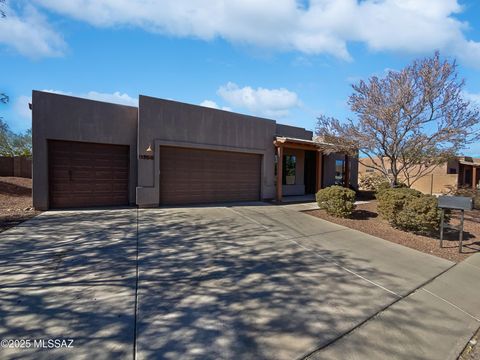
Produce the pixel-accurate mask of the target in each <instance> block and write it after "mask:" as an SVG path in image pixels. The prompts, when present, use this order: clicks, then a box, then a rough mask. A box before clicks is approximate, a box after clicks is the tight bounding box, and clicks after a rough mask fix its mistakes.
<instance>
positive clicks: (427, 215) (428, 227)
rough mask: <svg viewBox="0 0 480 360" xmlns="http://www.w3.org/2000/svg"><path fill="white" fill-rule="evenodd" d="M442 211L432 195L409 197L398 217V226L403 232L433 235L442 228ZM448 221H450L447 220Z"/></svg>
mask: <svg viewBox="0 0 480 360" xmlns="http://www.w3.org/2000/svg"><path fill="white" fill-rule="evenodd" d="M440 218H441V210H440V209H439V208H438V200H437V198H436V197H435V196H432V195H423V194H422V195H421V196H419V197H408V198H406V203H405V204H404V206H403V209H402V210H401V211H400V212H399V213H398V215H397V217H396V226H397V227H398V228H400V229H402V230H407V231H412V232H416V233H422V234H431V233H433V232H434V231H437V230H438V229H439V227H440ZM446 221H448V219H446Z"/></svg>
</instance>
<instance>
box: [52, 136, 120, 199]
mask: <svg viewBox="0 0 480 360" xmlns="http://www.w3.org/2000/svg"><path fill="white" fill-rule="evenodd" d="M48 150H49V184H50V188H49V189H50V207H51V208H67V207H88V206H112V205H127V204H128V175H129V171H128V168H129V147H128V146H125V145H109V144H93V143H81V142H70V141H57V140H50V141H49V142H48Z"/></svg>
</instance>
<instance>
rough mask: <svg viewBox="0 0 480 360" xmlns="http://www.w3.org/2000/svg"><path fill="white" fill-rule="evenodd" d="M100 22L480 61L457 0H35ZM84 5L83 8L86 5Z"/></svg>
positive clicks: (326, 49) (283, 44) (288, 46)
mask: <svg viewBox="0 0 480 360" xmlns="http://www.w3.org/2000/svg"><path fill="white" fill-rule="evenodd" d="M34 1H35V3H36V4H38V5H40V6H43V7H45V8H47V9H49V10H52V11H56V12H58V13H61V14H64V15H67V16H71V17H73V18H75V19H79V20H83V21H86V22H88V23H90V24H92V25H95V26H100V27H116V26H134V27H139V28H143V29H145V30H147V31H151V32H156V33H162V34H169V35H174V36H179V37H195V38H200V39H204V40H211V39H214V38H217V37H219V38H223V39H226V40H228V41H231V42H235V43H241V44H250V45H254V46H260V47H268V48H273V49H279V50H298V51H301V52H303V53H307V54H320V53H326V54H330V55H333V56H335V57H338V58H343V59H347V60H348V59H350V58H351V55H350V53H349V51H348V44H349V43H351V42H362V43H365V44H366V45H367V46H368V47H369V48H370V49H371V50H374V51H394V52H406V53H413V54H426V53H431V52H432V51H433V50H436V49H438V50H440V51H442V52H444V53H445V54H449V55H455V56H457V57H458V58H459V59H460V60H462V61H465V62H468V63H470V64H473V65H475V64H477V66H478V64H479V63H480V43H479V42H474V41H472V40H469V39H467V38H466V36H465V31H466V30H467V29H468V26H469V25H468V24H467V23H466V22H462V21H460V20H458V18H456V17H455V16H456V15H457V14H458V13H460V12H462V11H463V8H462V6H461V5H460V4H459V3H458V0H422V1H418V0H363V1H357V0H310V1H309V2H308V3H307V4H304V2H300V1H297V0H218V1H202V2H200V3H199V2H198V0H182V1H178V0H149V1H144V0H103V1H94V0H69V1H65V0H34ZM79 9H81V10H79Z"/></svg>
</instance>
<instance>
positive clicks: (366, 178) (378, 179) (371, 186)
mask: <svg viewBox="0 0 480 360" xmlns="http://www.w3.org/2000/svg"><path fill="white" fill-rule="evenodd" d="M385 182H386V183H387V184H388V181H386V180H385V176H383V175H381V174H378V173H374V174H364V175H361V176H360V179H359V180H358V187H359V188H360V189H362V190H368V191H376V190H377V187H378V186H380V185H382V184H383V183H385Z"/></svg>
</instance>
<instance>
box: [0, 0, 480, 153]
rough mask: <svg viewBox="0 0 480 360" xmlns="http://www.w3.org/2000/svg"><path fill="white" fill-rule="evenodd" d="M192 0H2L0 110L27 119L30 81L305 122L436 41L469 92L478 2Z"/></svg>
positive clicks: (474, 70)
mask: <svg viewBox="0 0 480 360" xmlns="http://www.w3.org/2000/svg"><path fill="white" fill-rule="evenodd" d="M199 3H202V2H199V1H193V0H183V1H178V0H175V1H173V0H158V1H149V2H145V1H141V0H128V1H127V0H103V1H100V0H97V1H93V0H71V1H64V0H30V1H23V0H17V1H12V0H10V1H8V0H7V5H6V6H4V10H5V11H6V14H7V17H6V18H5V19H0V56H1V58H0V59H1V60H0V61H1V67H2V81H1V85H0V86H1V89H0V91H2V92H6V93H8V95H9V96H10V103H9V104H8V105H5V106H2V107H0V115H1V116H3V117H4V119H5V120H6V121H7V122H8V123H9V125H10V127H11V128H12V129H13V130H14V131H24V130H25V129H27V128H29V127H30V121H31V120H30V113H29V111H28V107H27V104H28V101H29V98H30V96H31V91H32V89H38V90H49V91H55V92H60V93H65V94H71V95H75V96H81V97H88V98H93V99H100V100H106V101H113V102H120V103H126V104H131V105H134V104H135V101H136V99H137V97H138V95H139V94H145V95H150V96H155V97H160V98H168V99H173V100H178V101H183V102H188V103H193V104H203V105H207V106H215V107H219V108H224V109H229V110H232V111H236V112H241V113H247V114H253V115H259V116H264V117H269V118H273V119H275V120H277V121H279V122H282V123H287V124H291V125H297V126H303V127H306V128H308V129H313V128H314V126H315V121H316V117H317V116H318V115H319V114H321V113H323V114H326V115H329V116H335V117H338V118H340V119H344V118H346V117H347V116H350V112H349V109H348V106H347V105H346V101H347V98H348V96H349V95H350V94H351V87H350V84H351V83H352V82H356V81H358V80H359V79H366V78H368V77H369V76H371V75H382V74H384V72H385V71H386V70H388V69H399V68H401V67H403V66H405V65H406V64H408V63H409V62H410V61H411V60H412V59H415V58H418V57H422V56H426V55H431V54H433V52H434V51H435V50H437V49H438V50H440V51H441V54H442V55H443V56H446V57H449V58H453V57H455V58H457V60H458V63H459V72H460V75H461V76H462V77H464V78H465V79H466V82H467V84H466V87H465V90H466V96H467V97H468V98H469V99H471V100H472V101H473V102H478V103H480V3H479V2H478V1H475V0H471V1H466V0H465V1H456V0H422V1H417V0H384V1H369V0H365V1H362V2H357V1H355V0H315V1H301V2H300V1H297V2H296V1H294V0H257V1H246V0H242V1H241V0H230V1H217V2H213V1H205V2H203V5H202V6H199V5H198V4H199ZM65 121H68V119H66V120H65ZM467 153H468V154H470V155H476V154H478V155H480V145H474V146H472V147H471V148H470V149H469V150H467Z"/></svg>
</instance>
